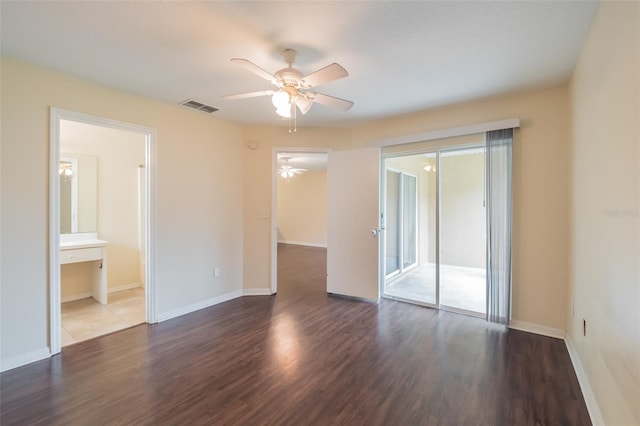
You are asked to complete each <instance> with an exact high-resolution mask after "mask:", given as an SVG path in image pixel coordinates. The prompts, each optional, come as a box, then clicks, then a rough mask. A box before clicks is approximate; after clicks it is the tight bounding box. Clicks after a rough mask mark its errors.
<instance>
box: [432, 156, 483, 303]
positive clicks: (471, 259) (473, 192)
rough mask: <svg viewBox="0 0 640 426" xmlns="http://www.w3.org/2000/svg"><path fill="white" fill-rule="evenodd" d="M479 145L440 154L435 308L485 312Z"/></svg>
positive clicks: (481, 185)
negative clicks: (437, 297)
mask: <svg viewBox="0 0 640 426" xmlns="http://www.w3.org/2000/svg"><path fill="white" fill-rule="evenodd" d="M484 160H485V156H484V147H480V148H470V149H456V150H447V151H441V153H440V169H439V170H440V306H442V307H447V308H453V309H456V310H462V311H470V312H476V313H482V314H484V313H485V312H486V293H487V286H486V273H485V270H486V269H485V268H486V260H487V259H486V253H487V249H486V247H487V244H486V241H487V237H486V228H487V227H486V213H485V206H484V204H485V187H484Z"/></svg>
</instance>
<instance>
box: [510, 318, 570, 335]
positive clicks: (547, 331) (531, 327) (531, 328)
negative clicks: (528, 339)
mask: <svg viewBox="0 0 640 426" xmlns="http://www.w3.org/2000/svg"><path fill="white" fill-rule="evenodd" d="M509 328H513V329H514V330H520V331H527V332H529V333H534V334H540V335H542V336H547V337H554V338H556V339H564V336H565V331H564V330H560V329H559V328H553V327H547V326H546V325H539V324H533V323H530V322H524V321H517V320H511V321H509Z"/></svg>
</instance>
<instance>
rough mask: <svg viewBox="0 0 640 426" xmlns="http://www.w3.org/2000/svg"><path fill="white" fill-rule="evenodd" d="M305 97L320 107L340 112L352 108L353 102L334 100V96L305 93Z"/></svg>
mask: <svg viewBox="0 0 640 426" xmlns="http://www.w3.org/2000/svg"><path fill="white" fill-rule="evenodd" d="M307 96H309V97H310V98H311V100H312V101H313V102H317V103H319V104H322V105H326V106H330V107H333V108H338V109H340V110H342V111H348V110H350V109H351V107H352V106H353V102H351V101H348V100H346V99H340V98H336V97H335V96H329V95H325V94H322V93H316V92H307Z"/></svg>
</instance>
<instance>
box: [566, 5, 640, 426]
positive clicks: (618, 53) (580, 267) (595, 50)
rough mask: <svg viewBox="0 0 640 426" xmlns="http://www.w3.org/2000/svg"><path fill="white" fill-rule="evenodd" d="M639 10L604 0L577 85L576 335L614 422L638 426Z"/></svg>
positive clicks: (572, 331)
mask: <svg viewBox="0 0 640 426" xmlns="http://www.w3.org/2000/svg"><path fill="white" fill-rule="evenodd" d="M639 15H640V4H639V3H637V2H608V1H605V2H603V3H602V5H601V6H600V10H599V12H598V14H597V16H596V19H595V21H594V23H593V25H592V27H591V31H590V33H589V36H588V38H587V40H586V42H585V45H584V47H583V50H582V54H581V56H580V59H579V62H578V65H577V67H576V70H575V72H574V75H573V77H572V79H571V85H570V94H571V107H572V108H571V110H572V124H573V126H572V136H573V137H572V154H571V164H572V169H573V176H572V189H573V191H572V196H573V197H572V209H571V222H570V224H571V230H572V241H571V242H572V246H571V247H572V248H571V253H572V256H571V281H570V292H569V294H570V295H569V298H568V304H567V308H566V312H567V327H568V336H569V338H570V339H571V341H572V342H573V344H574V346H575V348H576V351H577V354H578V356H579V359H580V362H581V364H582V366H583V368H584V371H585V373H586V377H587V378H588V381H589V383H590V387H591V389H592V390H593V393H594V395H595V399H596V401H597V404H598V406H599V408H600V412H601V413H602V418H603V419H604V422H605V423H606V424H610V425H623V424H624V425H631V424H640V271H639V270H638V268H639V267H640V266H639V265H640V250H639V244H640V226H639V224H638V222H639V213H638V209H639V207H640V206H639V201H640V194H639V191H640V174H639V172H638V170H639V169H640V157H639V149H638V148H639V145H640V129H639V128H638V126H639V125H640V124H639V123H640V107H639V102H640V101H639V99H640V82H639V78H640V77H639V76H640V64H639V61H640V59H639V50H640V19H639ZM572 310H574V312H575V313H572ZM583 319H586V321H587V334H586V336H583V333H582V320H583Z"/></svg>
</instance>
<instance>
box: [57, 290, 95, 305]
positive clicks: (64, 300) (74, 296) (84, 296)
mask: <svg viewBox="0 0 640 426" xmlns="http://www.w3.org/2000/svg"><path fill="white" fill-rule="evenodd" d="M89 297H91V292H88V293H78V294H72V295H71V296H63V297H61V298H60V303H67V302H73V301H74V300H80V299H87V298H89Z"/></svg>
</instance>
